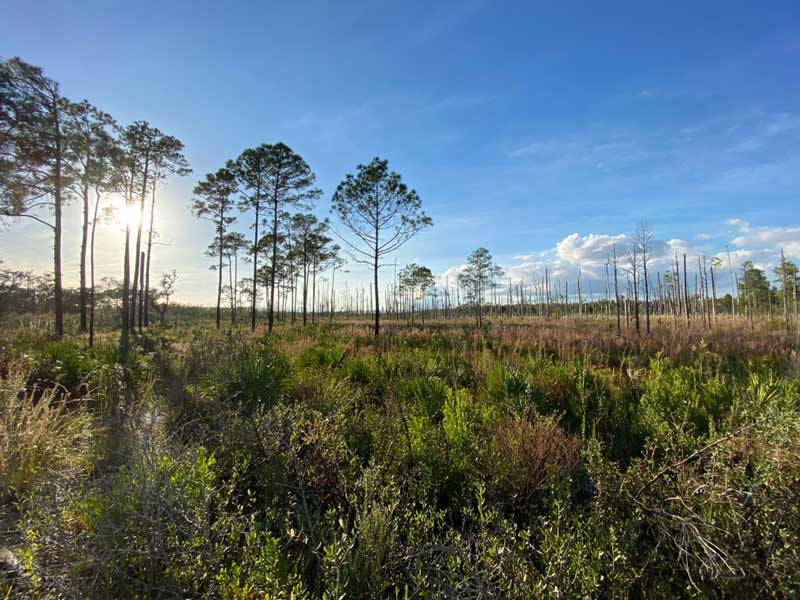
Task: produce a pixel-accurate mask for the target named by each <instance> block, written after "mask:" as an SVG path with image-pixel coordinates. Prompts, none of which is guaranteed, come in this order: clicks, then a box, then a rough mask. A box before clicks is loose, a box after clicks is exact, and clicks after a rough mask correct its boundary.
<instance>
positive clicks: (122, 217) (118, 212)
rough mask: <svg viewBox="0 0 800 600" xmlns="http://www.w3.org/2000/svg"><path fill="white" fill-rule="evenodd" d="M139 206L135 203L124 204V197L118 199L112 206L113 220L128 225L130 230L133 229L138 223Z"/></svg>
mask: <svg viewBox="0 0 800 600" xmlns="http://www.w3.org/2000/svg"><path fill="white" fill-rule="evenodd" d="M140 216H141V215H140V213H139V207H138V206H137V205H136V204H130V205H127V206H126V203H125V200H124V199H119V200H117V202H116V206H115V207H114V220H115V221H116V222H117V223H118V224H119V225H120V227H122V228H123V229H124V228H125V226H128V227H129V228H130V229H131V230H135V229H136V227H137V226H138V225H139V218H140Z"/></svg>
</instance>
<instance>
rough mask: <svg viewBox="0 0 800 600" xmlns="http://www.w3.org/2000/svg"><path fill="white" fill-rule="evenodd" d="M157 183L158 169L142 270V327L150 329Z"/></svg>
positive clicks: (154, 181) (154, 180) (155, 176)
mask: <svg viewBox="0 0 800 600" xmlns="http://www.w3.org/2000/svg"><path fill="white" fill-rule="evenodd" d="M157 183H158V169H156V171H155V174H154V177H153V195H152V197H151V199H150V227H148V229H147V263H146V264H145V269H144V326H145V327H150V302H149V300H148V299H149V298H150V257H151V255H152V254H153V224H154V221H155V214H156V184H157Z"/></svg>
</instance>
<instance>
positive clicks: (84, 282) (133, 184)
mask: <svg viewBox="0 0 800 600" xmlns="http://www.w3.org/2000/svg"><path fill="white" fill-rule="evenodd" d="M0 127H2V131H0V218H2V217H6V218H14V219H21V218H27V219H32V220H34V221H36V222H38V223H40V224H42V225H43V226H45V227H47V228H48V229H50V230H51V231H52V234H53V275H52V278H45V279H43V280H41V281H39V282H38V284H37V288H38V289H39V290H40V291H39V292H37V293H36V294H33V295H32V294H31V293H30V290H31V285H30V282H31V276H30V274H24V273H22V272H18V271H12V270H5V271H3V273H2V277H0V279H2V280H3V281H2V282H0V302H5V303H6V304H8V303H9V299H11V298H17V299H18V300H19V302H20V303H22V302H28V303H30V301H31V298H38V299H39V301H40V304H41V301H43V299H46V302H47V303H48V305H51V306H52V310H53V314H54V317H55V318H54V323H55V335H56V337H61V336H62V335H63V332H64V324H63V315H64V287H63V283H62V277H63V273H62V258H61V252H62V221H63V210H64V208H65V207H66V206H67V205H68V204H69V202H70V201H73V200H77V201H78V203H79V205H80V209H81V216H82V220H81V222H82V226H81V247H80V267H79V269H80V284H79V289H78V293H77V303H78V307H79V314H80V331H81V332H82V333H88V336H89V344H90V345H91V344H92V342H93V339H94V331H95V320H96V319H95V310H96V306H97V299H98V297H99V295H98V290H97V285H96V282H95V269H94V263H95V235H96V228H97V224H98V222H99V220H100V219H101V218H102V217H103V214H104V213H105V212H107V211H108V208H109V207H108V203H107V200H106V198H108V197H111V196H115V197H119V198H122V202H123V207H124V208H123V210H124V211H125V218H124V219H123V224H124V226H125V235H124V248H123V265H122V279H121V282H119V284H116V283H111V282H110V284H109V285H108V286H107V288H108V293H107V294H106V297H107V298H108V299H110V301H111V302H112V303H114V302H116V303H118V304H119V306H118V310H119V314H120V315H121V336H120V346H121V348H122V349H123V351H125V350H126V349H127V347H128V344H129V336H130V334H131V332H134V331H137V330H138V331H139V332H141V331H142V330H143V328H146V327H148V326H149V324H150V309H151V308H152V309H154V310H156V312H158V313H159V315H160V317H161V319H162V320H163V318H164V314H165V312H166V310H167V308H168V306H169V298H170V296H171V295H172V293H173V289H174V283H175V278H176V277H177V275H176V274H175V273H174V272H173V273H172V274H170V273H167V274H165V275H163V276H162V278H161V287H160V289H158V290H156V289H154V287H155V286H151V279H150V277H151V274H150V270H151V269H150V266H151V258H152V253H153V250H154V247H155V245H156V244H157V236H158V232H157V231H156V230H155V227H154V224H155V216H156V209H157V191H158V189H159V187H160V186H161V185H162V184H163V183H164V182H166V181H167V180H168V179H169V178H171V177H174V176H178V177H180V176H186V175H188V174H189V173H190V172H191V169H190V168H189V165H188V162H187V160H186V158H185V157H184V155H183V144H182V143H181V142H180V140H178V139H177V138H175V137H174V136H170V135H167V134H165V133H163V132H161V131H160V130H159V129H157V128H156V127H154V126H152V125H150V124H149V123H147V122H146V121H136V122H134V123H131V124H128V125H124V126H123V125H120V124H119V123H117V122H116V121H115V119H114V118H113V117H112V116H111V115H109V114H107V113H105V112H103V111H102V110H100V109H98V108H96V107H94V106H92V105H91V104H90V103H89V102H88V101H86V100H83V101H80V102H73V101H71V100H69V99H67V98H65V97H64V96H63V95H62V94H61V92H60V88H59V85H58V83H56V82H55V81H53V80H52V79H50V78H48V77H46V76H45V75H44V73H43V71H42V69H41V68H39V67H36V66H33V65H30V64H28V63H25V62H24V61H22V60H21V59H19V58H12V59H9V60H5V61H0ZM315 183H316V176H315V174H314V172H313V171H312V169H311V168H310V166H309V165H308V164H307V163H306V161H305V160H304V159H303V158H302V157H301V156H300V155H299V154H297V153H296V152H294V151H293V150H292V149H291V148H290V147H289V146H287V145H286V144H284V143H281V142H278V143H274V144H268V143H265V144H261V145H258V146H256V147H254V148H248V149H245V150H243V151H242V152H241V153H240V154H239V156H237V157H235V158H232V159H230V160H227V161H226V162H225V164H224V165H223V166H221V167H220V168H219V169H217V170H216V171H214V172H211V173H208V174H206V175H205V177H204V178H202V179H201V180H200V181H198V182H197V184H196V185H195V186H194V190H193V195H192V200H191V211H192V212H193V214H194V215H195V216H196V217H198V218H201V219H205V220H208V221H210V222H211V223H212V224H213V231H214V233H213V238H212V240H211V241H210V243H209V246H208V249H207V251H206V254H207V255H208V256H210V257H213V259H214V264H213V265H212V267H211V268H212V269H213V270H214V271H216V311H215V322H216V326H217V328H219V327H221V324H222V320H223V316H222V313H223V300H225V303H226V304H228V305H229V309H230V321H231V322H232V323H236V322H237V321H238V320H239V319H240V309H241V308H242V306H244V305H247V307H248V308H249V324H250V327H251V328H252V329H255V327H256V325H257V319H258V303H259V299H260V298H263V300H264V302H265V312H266V324H267V330H268V331H269V332H272V330H273V327H274V324H275V321H276V319H290V320H291V322H292V323H295V322H296V321H301V322H302V323H303V324H306V323H308V322H309V321H310V322H312V323H314V322H316V320H317V318H318V316H319V315H320V314H321V313H323V312H325V313H327V315H328V318H329V319H332V318H333V315H334V313H336V312H349V313H359V314H369V315H371V318H372V319H373V329H374V335H375V336H377V335H379V332H380V322H381V315H382V313H388V314H389V315H391V316H394V317H395V318H407V319H409V320H410V321H411V322H412V323H413V322H415V320H416V319H417V318H420V319H424V318H425V317H426V315H428V316H431V317H432V316H444V317H451V316H452V317H457V316H464V315H466V314H470V315H471V316H472V317H473V318H474V319H475V323H476V325H477V326H478V327H481V326H482V325H483V321H484V316H485V314H486V313H489V314H491V315H496V314H508V315H515V314H516V315H533V314H535V315H539V316H544V317H548V318H549V317H552V316H560V315H568V314H576V315H577V316H586V315H606V316H608V317H610V318H612V319H614V320H615V322H616V330H617V334H618V335H621V333H622V322H623V319H624V321H625V323H626V325H627V326H632V327H633V328H634V329H635V331H636V332H637V333H639V332H640V331H641V330H642V329H643V330H644V332H645V333H650V327H651V316H652V315H671V316H672V317H673V319H674V320H675V322H676V323H677V322H678V321H679V320H682V321H685V322H686V323H687V325H688V324H689V323H690V322H691V320H692V318H693V317H695V318H698V319H700V320H701V321H702V324H703V326H704V327H711V326H712V325H713V323H715V322H716V319H717V316H718V314H721V313H723V312H725V313H728V314H730V315H732V316H737V315H739V316H743V317H746V318H747V319H749V320H750V322H751V323H752V322H753V320H754V318H755V316H757V315H760V314H765V315H767V316H769V317H772V316H773V313H780V314H782V316H783V319H784V321H785V323H786V328H787V331H788V330H790V328H791V321H792V313H793V314H794V318H795V319H797V315H798V269H797V266H796V265H795V264H794V263H792V262H791V261H788V260H786V259H785V258H784V256H783V252H781V262H780V266H779V267H778V268H776V269H775V271H774V275H776V276H777V285H776V286H772V285H771V284H770V282H769V281H768V278H767V276H766V274H765V273H764V272H763V271H762V270H760V269H758V268H756V267H755V266H754V265H753V264H752V263H750V262H746V263H745V264H744V266H743V268H742V269H741V271H740V272H734V269H733V268H732V266H731V261H730V254H728V261H727V263H728V264H727V273H725V272H724V271H725V270H726V269H725V266H726V265H723V261H722V260H721V259H720V258H719V256H714V257H706V256H700V257H695V258H696V264H692V263H691V262H690V261H688V259H687V256H686V254H683V255H682V257H681V256H678V255H677V254H676V255H675V256H674V262H673V264H672V266H671V267H670V268H669V269H667V270H666V271H664V272H661V271H660V270H657V271H656V272H655V277H654V273H653V266H652V265H653V231H652V229H651V228H650V226H649V225H648V224H647V223H642V224H641V225H640V226H639V227H637V229H636V231H635V232H634V234H633V235H631V236H629V240H628V243H626V244H621V245H620V247H618V246H617V244H613V245H612V247H611V251H610V252H609V255H608V257H607V260H606V265H605V266H606V280H605V289H604V290H594V291H593V290H592V289H591V281H589V282H588V290H587V289H586V287H587V285H586V283H585V282H584V278H583V274H582V272H581V270H579V271H578V275H577V278H576V279H575V280H574V281H573V282H571V281H560V280H558V278H554V276H553V270H551V269H549V268H548V267H547V266H545V267H544V269H543V273H541V275H540V276H538V277H535V278H531V279H530V280H529V281H527V282H526V281H514V282H512V281H511V279H510V278H508V279H507V280H506V279H505V273H504V270H503V269H502V268H501V267H499V266H498V265H497V264H495V262H494V259H493V257H492V255H491V253H490V252H489V251H488V250H487V249H486V248H482V247H481V248H478V249H476V250H475V251H474V252H472V253H471V254H470V256H469V257H468V258H467V261H466V265H465V266H464V267H463V268H462V269H461V271H460V272H459V273H458V275H457V277H456V278H455V282H453V281H442V282H439V283H437V280H436V277H434V275H433V273H432V271H431V270H430V269H429V268H428V267H425V266H423V265H418V264H415V263H414V264H410V265H407V266H405V267H404V268H402V269H400V271H399V272H398V265H397V264H396V261H395V263H394V265H393V266H394V275H393V278H392V282H391V283H390V284H388V285H386V284H384V288H383V289H382V288H381V285H380V281H379V272H380V270H381V268H383V267H388V266H392V265H391V264H390V263H388V262H387V260H388V259H389V257H390V256H391V255H392V254H394V253H395V252H396V251H397V250H398V249H399V248H400V247H401V246H402V245H403V244H405V243H406V242H407V241H409V240H410V239H411V238H412V237H413V236H414V235H416V234H417V233H418V232H420V231H422V230H425V229H427V228H429V227H431V226H432V220H431V218H430V217H429V216H428V215H427V214H426V213H425V211H424V210H423V208H422V201H421V199H420V197H419V195H418V194H417V192H416V191H414V190H413V189H410V188H409V187H408V186H407V185H406V184H405V183H404V182H403V180H402V177H401V176H400V175H399V174H398V173H396V172H394V171H391V170H390V169H389V165H388V162H387V161H386V160H384V159H381V158H378V157H376V158H374V159H373V160H372V161H371V162H369V163H367V164H359V165H357V167H356V170H355V173H354V174H347V175H345V177H344V178H343V179H342V181H341V183H339V185H338V186H337V187H336V189H335V191H334V193H333V195H332V197H331V208H330V211H331V213H332V216H333V217H334V219H333V221H332V220H331V219H329V218H323V219H320V218H318V217H317V216H316V215H315V213H314V209H315V204H316V202H317V201H318V200H319V199H320V198H321V197H322V191H321V190H320V189H319V188H317V187H316V185H315ZM43 215H44V216H43ZM240 218H241V219H243V220H244V221H245V222H246V223H247V225H248V226H249V228H250V230H251V231H252V234H251V235H250V236H246V235H244V234H243V233H241V232H240V231H237V230H236V229H235V225H236V223H237V222H238V221H239V219H240ZM345 256H346V257H347V258H348V259H349V260H350V261H352V262H354V263H360V264H364V265H367V266H368V267H369V269H370V270H371V271H372V281H371V282H370V284H369V285H368V286H367V288H364V287H360V288H358V287H357V288H353V289H350V288H349V286H348V285H347V284H346V285H345V288H344V289H343V290H341V289H340V290H337V289H336V285H335V282H336V274H337V270H338V271H339V273H340V274H341V273H342V271H343V267H344V265H345V264H346V260H345ZM240 262H245V263H247V264H248V265H249V266H250V273H249V274H248V276H245V277H241V278H240V277H239V266H240ZM690 266H691V269H690ZM226 271H227V277H226V275H225V272H226ZM323 273H324V274H329V279H328V278H327V277H326V278H325V279H324V284H325V285H324V286H323V277H322V274H323ZM725 275H727V276H728V279H729V281H728V282H727V284H728V286H729V289H730V290H731V292H730V293H729V294H727V295H723V296H720V294H718V291H717V286H718V283H719V282H720V277H725ZM23 281H24V282H27V283H26V284H25V285H23V284H22V282H23ZM571 285H572V287H570V286H571ZM117 288H118V289H117ZM45 289H46V291H41V290H45ZM115 289H117V291H116V292H114V291H113V290H115ZM26 294H27V295H26ZM382 306H383V309H384V310H383V311H382V310H381V307H382ZM642 313H643V314H642Z"/></svg>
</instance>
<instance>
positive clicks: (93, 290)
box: [89, 190, 100, 348]
mask: <svg viewBox="0 0 800 600" xmlns="http://www.w3.org/2000/svg"><path fill="white" fill-rule="evenodd" d="M95 193H96V197H95V201H94V216H93V217H92V234H91V241H90V243H89V269H90V275H89V277H90V285H91V296H90V298H89V348H91V347H92V346H93V345H94V310H95V304H96V295H95V294H96V288H95V284H94V236H95V232H96V230H97V212H98V210H99V208H100V192H99V191H98V190H95Z"/></svg>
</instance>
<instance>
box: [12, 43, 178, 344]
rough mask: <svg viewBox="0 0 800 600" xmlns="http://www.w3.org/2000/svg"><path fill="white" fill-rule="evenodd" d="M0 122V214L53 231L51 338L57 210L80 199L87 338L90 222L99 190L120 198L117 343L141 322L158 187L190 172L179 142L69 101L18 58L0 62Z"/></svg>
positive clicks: (57, 302) (145, 316)
mask: <svg viewBox="0 0 800 600" xmlns="http://www.w3.org/2000/svg"><path fill="white" fill-rule="evenodd" d="M0 128H2V133H1V134H0V217H4V218H12V219H23V218H25V219H31V220H33V221H36V222H38V223H40V224H41V225H43V226H45V227H47V228H48V229H49V230H50V231H51V232H52V234H53V280H52V287H53V291H52V303H53V313H54V324H55V336H56V337H57V338H60V337H61V336H63V334H64V287H63V269H62V235H63V211H64V209H65V207H66V206H67V205H68V204H69V203H70V201H72V200H77V201H78V202H79V203H80V207H81V216H82V227H81V248H80V267H79V268H80V286H79V312H80V331H81V333H87V332H88V335H89V344H90V345H92V343H93V341H94V333H95V308H96V282H95V268H94V264H95V237H96V230H97V224H98V222H99V220H100V218H101V217H102V214H103V211H101V208H102V207H103V206H104V203H105V199H106V198H107V197H110V196H119V197H121V198H122V199H123V203H124V208H123V211H124V213H125V218H124V225H125V238H124V262H123V265H122V272H123V277H122V291H121V315H122V334H121V338H120V346H121V348H122V349H123V351H124V350H126V349H127V347H128V337H129V334H130V332H131V331H132V330H133V329H134V328H135V327H137V326H138V329H139V331H141V330H142V328H143V327H147V326H148V325H149V323H150V313H149V308H150V306H151V305H152V304H154V303H155V298H154V294H153V293H152V290H151V286H150V265H151V256H152V252H153V247H154V244H155V241H156V237H157V232H156V231H155V228H154V224H155V214H156V201H157V191H158V188H159V186H160V185H161V184H162V183H164V182H165V181H166V180H167V179H168V178H169V177H171V176H173V175H178V176H183V175H187V174H188V173H189V172H190V169H189V167H188V163H187V161H186V159H185V157H184V156H183V144H182V143H181V142H180V140H178V139H177V138H175V137H173V136H170V135H167V134H165V133H163V132H161V131H160V130H159V129H157V128H156V127H153V126H152V125H150V124H149V123H147V122H146V121H136V122H134V123H131V124H129V125H121V124H119V123H117V122H116V120H115V119H114V118H113V117H112V116H111V115H109V114H108V113H105V112H103V111H102V110H100V109H98V108H97V107H95V106H93V105H92V104H90V103H89V102H88V101H86V100H83V101H80V102H73V101H72V100H70V99H68V98H66V97H65V96H64V95H63V94H62V93H61V91H60V87H59V84H58V83H57V82H55V81H53V80H52V79H50V78H48V77H47V76H45V75H44V73H43V71H42V69H41V68H39V67H37V66H34V65H30V64H28V63H26V62H24V61H23V60H21V59H20V58H11V59H9V60H4V61H1V62H0ZM105 208H106V209H107V208H108V206H107V205H106V206H105ZM48 213H49V214H50V215H52V218H50V217H49V216H48ZM132 213H133V214H136V215H137V218H136V219H133V218H131V215H132ZM43 215H44V216H43ZM146 215H149V221H148V222H147V223H145V217H146ZM132 224H133V225H134V226H135V230H134V231H132V229H131V227H132Z"/></svg>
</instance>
